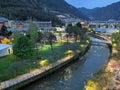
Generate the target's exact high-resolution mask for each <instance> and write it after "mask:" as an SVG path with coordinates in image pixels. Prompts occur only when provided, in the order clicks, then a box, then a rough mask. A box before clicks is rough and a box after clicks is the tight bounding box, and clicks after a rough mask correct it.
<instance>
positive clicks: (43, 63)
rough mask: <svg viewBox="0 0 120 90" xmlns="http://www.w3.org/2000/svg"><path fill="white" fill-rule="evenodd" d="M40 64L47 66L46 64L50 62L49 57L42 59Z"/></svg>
mask: <svg viewBox="0 0 120 90" xmlns="http://www.w3.org/2000/svg"><path fill="white" fill-rule="evenodd" d="M39 64H40V66H45V65H48V64H49V61H48V60H47V59H45V60H42V61H40V62H39Z"/></svg>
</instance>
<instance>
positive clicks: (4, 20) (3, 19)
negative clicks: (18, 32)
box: [0, 17, 8, 22]
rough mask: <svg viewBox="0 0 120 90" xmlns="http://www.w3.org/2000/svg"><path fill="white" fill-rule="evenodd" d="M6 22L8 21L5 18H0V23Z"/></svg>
mask: <svg viewBox="0 0 120 90" xmlns="http://www.w3.org/2000/svg"><path fill="white" fill-rule="evenodd" d="M7 21H8V19H7V18H5V17H0V22H7Z"/></svg>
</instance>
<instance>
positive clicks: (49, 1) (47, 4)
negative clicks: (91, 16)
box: [0, 0, 86, 21]
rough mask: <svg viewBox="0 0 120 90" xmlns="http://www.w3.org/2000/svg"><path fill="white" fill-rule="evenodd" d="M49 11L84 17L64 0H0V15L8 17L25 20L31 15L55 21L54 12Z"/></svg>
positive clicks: (38, 18)
mask: <svg viewBox="0 0 120 90" xmlns="http://www.w3.org/2000/svg"><path fill="white" fill-rule="evenodd" d="M51 11H57V12H59V13H66V14H69V15H71V16H75V17H79V18H82V19H86V17H85V16H84V15H83V14H82V13H81V12H79V10H78V9H76V8H75V7H73V6H71V5H69V4H68V3H66V2H65V1H64V0H57V1H55V0H0V16H5V17H8V18H10V19H15V18H16V19H23V20H26V19H28V18H30V17H32V18H34V19H37V20H51V19H52V20H53V21H57V18H56V17H55V13H51Z"/></svg>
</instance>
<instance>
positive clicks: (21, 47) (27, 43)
mask: <svg viewBox="0 0 120 90" xmlns="http://www.w3.org/2000/svg"><path fill="white" fill-rule="evenodd" d="M33 51H34V47H33V45H32V42H31V40H29V38H28V37H26V36H23V35H20V36H19V37H18V38H16V40H15V41H14V45H13V54H14V55H15V56H17V57H19V58H28V57H31V56H32V55H33Z"/></svg>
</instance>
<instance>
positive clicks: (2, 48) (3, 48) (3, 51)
mask: <svg viewBox="0 0 120 90" xmlns="http://www.w3.org/2000/svg"><path fill="white" fill-rule="evenodd" d="M12 53H13V50H12V45H9V44H0V57H3V56H6V55H9V54H12Z"/></svg>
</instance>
